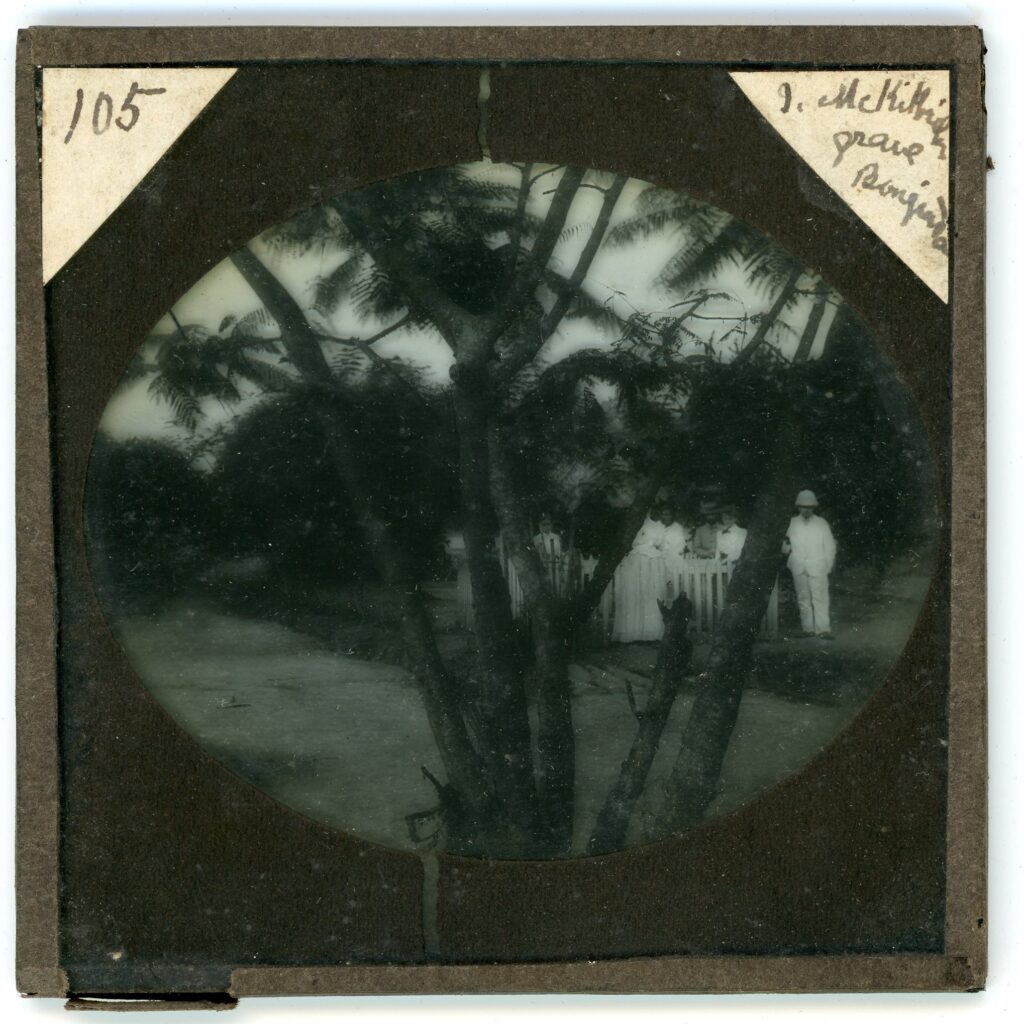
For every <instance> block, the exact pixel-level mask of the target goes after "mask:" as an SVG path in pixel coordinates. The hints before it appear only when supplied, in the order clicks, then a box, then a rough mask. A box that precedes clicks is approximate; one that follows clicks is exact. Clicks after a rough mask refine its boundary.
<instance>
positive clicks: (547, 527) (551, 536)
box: [533, 515, 568, 597]
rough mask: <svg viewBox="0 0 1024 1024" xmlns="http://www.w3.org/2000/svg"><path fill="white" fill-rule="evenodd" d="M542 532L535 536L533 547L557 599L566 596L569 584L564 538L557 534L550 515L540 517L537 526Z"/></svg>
mask: <svg viewBox="0 0 1024 1024" xmlns="http://www.w3.org/2000/svg"><path fill="white" fill-rule="evenodd" d="M537 525H538V526H539V527H540V532H539V533H536V534H534V537H533V546H534V547H535V548H536V549H537V554H538V555H540V560H541V564H542V565H543V566H544V573H545V575H546V576H547V578H548V580H549V582H550V583H551V590H552V592H553V593H554V594H555V596H556V597H563V596H564V595H565V587H566V582H567V579H568V577H567V574H566V559H565V558H563V557H562V538H561V537H560V536H559V535H558V534H557V533H555V523H554V520H553V519H552V518H551V516H549V515H543V516H541V517H540V522H539V523H538V524H537Z"/></svg>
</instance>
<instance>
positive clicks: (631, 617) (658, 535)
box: [612, 516, 667, 644]
mask: <svg viewBox="0 0 1024 1024" xmlns="http://www.w3.org/2000/svg"><path fill="white" fill-rule="evenodd" d="M666 529H667V528H666V526H665V524H664V523H663V522H662V521H661V519H660V518H652V517H651V516H648V518H647V519H646V520H645V521H644V525H643V526H641V527H640V532H639V533H638V534H637V535H636V537H634V538H633V546H632V548H631V549H630V552H629V554H628V555H626V557H625V558H624V559H623V560H622V562H621V564H620V565H619V567H618V569H616V570H615V621H614V625H613V626H612V640H614V641H617V642H618V643H624V644H629V643H637V642H641V641H650V640H660V639H661V635H662V633H663V632H664V622H663V621H662V618H661V609H660V608H659V607H658V599H659V598H663V597H664V596H665V584H666V582H667V576H666V572H665V558H664V550H663V545H664V541H665V531H666Z"/></svg>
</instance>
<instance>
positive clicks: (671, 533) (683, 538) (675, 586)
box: [658, 505, 690, 604]
mask: <svg viewBox="0 0 1024 1024" xmlns="http://www.w3.org/2000/svg"><path fill="white" fill-rule="evenodd" d="M658 518H659V519H660V521H661V522H662V524H663V525H664V527H665V536H664V537H663V538H662V542H661V550H662V556H663V557H664V559H665V577H666V578H665V601H666V603H668V604H671V603H672V602H673V601H674V600H675V599H676V598H677V597H678V596H679V595H680V594H681V593H682V592H683V577H684V574H685V571H686V555H687V552H688V551H689V550H690V531H689V529H688V528H687V527H686V526H684V525H683V524H682V523H681V522H679V520H678V519H676V515H675V509H673V508H672V507H671V506H669V505H665V506H664V507H663V508H662V509H661V511H660V514H659V517H658Z"/></svg>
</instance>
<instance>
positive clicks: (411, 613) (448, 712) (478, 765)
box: [231, 249, 504, 852]
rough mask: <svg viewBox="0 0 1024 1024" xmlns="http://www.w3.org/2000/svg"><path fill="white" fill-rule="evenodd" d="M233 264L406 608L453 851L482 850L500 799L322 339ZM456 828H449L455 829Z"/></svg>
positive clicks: (277, 291) (284, 299)
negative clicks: (372, 485)
mask: <svg viewBox="0 0 1024 1024" xmlns="http://www.w3.org/2000/svg"><path fill="white" fill-rule="evenodd" d="M231 259H232V262H233V263H234V265H235V266H236V267H237V268H238V270H239V272H240V273H241V274H242V276H243V277H244V278H245V279H246V281H247V282H248V283H249V285H250V286H251V287H252V289H253V291H255V292H256V294H257V295H258V296H259V298H260V300H261V301H262V302H263V304H264V306H266V308H267V310H268V312H269V313H270V314H271V316H273V317H274V319H275V320H276V321H277V323H278V326H279V327H280V328H281V338H282V343H283V344H284V347H285V351H286V352H287V354H288V356H289V358H290V359H291V361H292V363H293V365H295V367H296V368H297V369H298V370H299V371H300V373H301V374H302V377H303V379H304V380H305V381H306V382H307V383H308V384H309V385H310V386H311V388H312V390H313V394H314V400H315V402H316V404H317V407H318V409H319V414H320V416H321V418H322V421H323V422H324V425H325V428H326V433H327V436H328V437H329V438H330V439H331V441H332V449H333V452H334V456H335V461H336V464H337V466H338V471H339V474H340V475H341V476H342V478H343V479H344V481H345V483H346V486H347V487H348V489H349V490H350V492H351V493H352V496H353V499H354V502H355V504H356V506H357V508H358V509H359V516H360V525H361V526H362V528H363V530H364V531H365V533H366V538H367V541H368V542H369V545H370V550H371V552H372V553H373V556H374V560H375V562H376V564H377V567H378V570H379V571H380V573H381V576H382V577H383V578H384V580H385V581H386V583H387V584H388V585H389V588H390V589H391V590H392V591H393V592H394V593H395V595H396V596H397V597H398V599H399V601H400V603H401V607H402V611H403V614H402V629H403V636H404V639H405V641H406V644H407V645H408V652H409V655H410V657H411V660H412V664H413V674H414V676H415V677H416V679H417V681H418V682H419V684H420V689H421V693H422V694H423V700H424V704H425V706H426V710H427V717H428V720H429V722H430V726H431V730H432V732H433V735H434V740H435V742H436V743H437V747H438V751H439V753H440V755H441V759H442V762H443V763H444V766H445V771H446V773H447V774H448V780H449V783H450V785H451V786H452V787H453V788H454V790H455V791H456V793H457V799H458V801H459V803H460V805H461V807H462V809H463V814H462V821H461V822H459V823H456V824H455V826H454V828H453V829H452V830H451V831H452V835H451V838H452V839H453V841H454V842H453V845H454V846H455V847H456V848H459V849H466V850H467V852H468V851H469V850H472V849H474V848H476V847H477V846H479V845H480V840H479V839H477V838H476V837H475V836H474V832H477V831H478V832H480V833H481V834H482V835H485V836H486V835H490V834H492V833H493V832H494V831H495V829H498V831H499V832H502V831H504V829H503V827H502V826H501V825H499V824H497V823H498V822H500V819H501V817H502V814H501V808H500V807H498V805H497V804H496V800H495V794H494V792H493V791H492V790H491V789H490V787H488V785H487V779H486V776H485V774H484V771H483V768H482V761H481V758H480V756H479V755H478V754H477V751H476V749H475V748H474V746H473V743H472V740H471V738H470V736H469V732H468V730H467V728H466V722H465V720H464V718H463V714H462V710H461V701H460V695H459V694H458V692H457V691H456V688H455V686H454V681H453V680H452V679H451V677H450V676H449V675H448V673H447V672H446V671H445V668H444V665H443V663H442V661H441V658H440V654H439V652H438V650H437V645H436V642H435V639H434V635H433V629H432V627H431V624H430V621H429V617H428V616H427V613H426V610H425V609H424V607H423V603H422V597H421V595H420V593H419V591H418V590H417V588H416V586H415V582H414V581H413V580H412V579H411V576H410V574H409V573H408V571H407V569H406V567H405V558H404V554H403V553H402V551H401V549H400V547H399V545H398V544H397V543H395V541H394V539H393V538H392V537H391V534H390V531H389V530H388V528H387V527H386V525H385V524H384V523H382V522H381V521H380V520H379V519H378V518H377V517H376V516H375V514H374V512H373V509H372V506H371V503H370V500H369V498H368V497H367V495H366V494H365V489H364V488H363V486H362V482H361V479H360V476H359V473H358V471H357V470H356V468H355V461H354V459H353V458H352V455H351V452H352V450H353V449H352V444H353V442H352V440H351V437H350V435H349V432H348V428H347V423H346V420H345V410H344V407H343V406H342V405H340V404H339V401H338V396H337V391H336V387H335V382H334V378H333V376H332V374H331V372H330V368H329V366H328V365H327V361H326V359H325V358H324V355H323V350H322V349H321V347H320V342H319V339H318V338H317V336H316V334H315V332H314V331H313V329H312V328H311V327H310V325H309V323H308V321H307V320H306V318H305V316H304V315H303V314H302V311H301V309H299V307H298V305H297V304H296V303H295V300H294V299H293V298H292V297H291V295H290V294H289V293H288V292H287V290H286V289H285V288H284V287H283V285H281V283H280V282H279V281H278V280H277V278H276V277H274V275H273V274H272V273H271V272H270V271H269V270H268V269H267V268H266V267H265V266H264V265H263V263H261V262H260V260H259V259H258V258H257V257H256V256H255V255H254V254H253V253H251V252H250V251H249V250H247V249H242V250H240V251H239V252H237V253H234V254H233V255H232V257H231ZM449 824H451V823H449Z"/></svg>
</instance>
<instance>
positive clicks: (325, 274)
mask: <svg viewBox="0 0 1024 1024" xmlns="http://www.w3.org/2000/svg"><path fill="white" fill-rule="evenodd" d="M139 340H140V345H139V348H138V350H137V352H136V354H135V356H134V358H133V359H132V361H131V363H130V364H129V365H128V366H127V367H126V368H125V372H124V375H123V377H122V379H121V381H120V383H119V384H118V386H117V388H116V390H115V391H114V393H113V394H112V396H111V397H110V400H109V402H108V404H107V407H106V410H105V413H104V416H103V419H102V422H101V424H100V428H99V430H98V432H97V435H96V438H95V442H94V447H93V453H92V457H91V463H90V470H89V479H88V484H87V490H86V527H87V536H88V544H89V558H90V566H91V572H92V579H93V585H94V588H95V591H96V594H97V597H98V600H99V602H100V605H101V607H102V609H103V611H104V614H105V615H106V617H107V621H108V622H109V624H110V627H111V629H112V630H113V632H114V634H115V636H116V637H117V639H118V641H119V643H120V644H121V646H122V647H123V649H124V651H125V653H126V655H127V657H128V659H129V661H130V663H131V665H132V666H133V668H134V669H135V671H136V672H137V674H138V676H139V678H140V679H141V681H142V683H143V684H144V685H145V686H146V687H147V689H148V690H149V691H150V692H151V693H152V695H153V696H154V697H155V698H156V700H157V701H159V703H160V704H161V705H162V706H163V707H164V708H165V709H166V710H167V711H168V713H169V714H170V715H171V716H172V717H173V718H174V719H175V720H176V721H177V722H178V723H179V725H180V726H181V727H182V728H183V729H185V730H186V731H187V732H188V733H189V734H190V735H191V736H192V737H194V739H195V740H196V742H197V743H198V744H200V745H201V747H202V748H203V749H204V750H206V751H207V752H208V753H209V754H210V755H211V756H213V757H214V758H216V759H217V760H218V761H220V762H221V763H222V764H223V765H225V766H227V767H228V768H229V769H231V770H232V771H233V772H235V773H237V774H238V775H239V776H241V777H242V778H243V779H245V780H247V781H248V782H249V783H251V784H252V785H254V786H256V787H258V788H259V789H261V790H263V791H264V792H266V793H267V794H269V795H270V796H272V797H274V798H275V799H276V800H278V801H280V802H281V803H283V804H285V805H287V806H288V807H289V808H292V809H294V810H296V811H298V812H301V813H302V814H303V815H306V816H308V817H309V818H312V819H315V820H316V821H319V822H322V823H325V824H327V825H330V826H332V827H334V828H336V829H340V830H343V831H345V832H348V833H350V834H353V835H355V836H358V837H360V838H362V839H365V840H367V841H369V842H373V843H377V844H381V845H383V846H386V847H390V848H393V849H398V850H404V851H413V852H424V851H430V850H443V851H446V852H449V853H453V854H459V855H467V856H477V857H488V858H525V859H549V858H566V857H585V856H595V855H600V854H608V853H614V852H616V851H619V850H622V849H625V848H627V847H629V846H633V845H636V844H641V843H650V842H655V841H658V840H661V839H664V838H666V837H670V836H678V835H681V834H683V833H685V832H687V831H689V830H691V829H694V828H696V827H699V826H700V825H701V824H702V823H703V822H706V821H708V820H710V819H712V818H714V817H716V816H719V815H722V814H725V813H728V812H730V811H732V810H734V809H736V808H738V807H740V806H741V805H743V804H745V803H748V802H749V801H751V800H753V799H755V798H756V797H757V796H758V795H759V794H761V793H763V792H764V791H765V790H766V789H768V788H769V787H772V786H774V785H776V784H777V783H779V782H780V781H781V780H782V779H784V778H786V777H788V776H790V775H792V774H793V773H795V772H797V771H799V770H800V769H801V768H802V767H804V766H805V765H806V764H807V763H808V762H809V761H810V760H811V759H812V758H814V757H815V756H816V755H818V754H819V753H820V752H821V751H822V750H823V749H824V748H825V747H827V745H828V744H829V743H830V742H831V741H832V740H833V738H834V737H835V736H836V735H837V734H838V733H839V732H840V731H841V730H842V729H843V728H844V727H845V726H846V725H847V724H848V723H849V722H850V721H851V720H852V719H853V718H854V717H855V716H856V715H857V714H858V712H859V711H860V710H861V708H862V707H863V706H864V704H865V702H866V701H867V699H868V698H869V697H870V696H871V694H872V693H873V692H874V691H875V690H876V689H877V688H878V687H879V686H880V684H881V683H882V682H883V680H884V679H885V677H886V675H887V673H888V672H889V670H890V668H891V667H892V665H893V663H894V662H895V660H896V658H897V656H898V655H899V653H900V651H901V650H902V648H903V647H904V645H905V644H906V642H907V639H908V637H909V636H910V633H911V630H912V629H913V627H914V623H915V621H916V619H917V617H918V614H919V612H920V610H921V607H922V605H923V602H924V599H925V595H926V591H927V589H928V586H929V582H930V579H931V575H932V572H933V569H934V562H935V552H936V543H937V536H938V522H937V513H936V504H935V502H936V490H937V482H936V480H937V477H936V468H935V464H934V462H933V459H932V456H931V454H930V451H929V447H928V443H927V439H926V435H925V431H924V428H923V425H922V423H921V420H920V417H919V414H918V412H917V410H916V408H915V406H914V404H913V400H912V398H911V396H910V393H909V392H908V390H907V389H906V387H905V386H904V384H903V383H902V382H901V381H900V379H899V377H898V376H897V374H896V373H895V371H894V369H893V367H892V365H891V364H890V363H889V362H888V361H887V359H886V358H885V356H884V355H883V353H882V352H881V350H880V348H879V346H878V343H877V341H876V340H875V338H874V337H873V336H872V334H871V332H870V331H869V330H868V328H867V327H866V326H865V324H864V323H863V322H862V320H861V319H860V318H859V317H858V316H857V314H856V312H855V311H854V310H853V309H851V308H850V307H849V306H848V305H847V304H846V302H844V300H843V297H842V296H841V295H839V294H837V293H836V292H835V291H834V290H833V289H832V287H830V285H829V283H828V282H827V281H824V280H823V279H822V278H821V277H820V276H819V275H818V274H817V273H816V272H815V271H814V270H813V269H812V268H810V267H807V266H805V265H804V264H803V263H801V262H800V261H799V260H798V259H796V258H795V257H794V256H793V255H792V254H790V253H789V252H787V251H784V250H783V249H781V248H780V247H779V246H778V245H776V244H775V243H774V242H773V241H772V240H771V239H770V238H768V237H766V236H765V235H763V234H761V233H759V232H758V231H757V230H755V229H753V228H752V227H750V226H749V225H747V224H745V223H742V222H740V221H738V220H736V219H734V218H733V217H731V216H730V215H729V214H728V213H727V212H725V211H723V210H719V209H716V208H714V207H711V206H708V205H707V204H706V203H703V202H701V201H699V200H697V199H695V198H693V197H691V196H688V195H685V194H683V193H679V192H673V191H667V190H665V189H663V188H659V187H656V186H654V185H651V184H648V183H646V182H643V181H638V180H636V179H632V178H628V177H626V176H623V175H620V174H614V173H608V172H605V171H600V170H594V169H583V168H576V167H564V166H554V165H551V164H545V163H523V164H515V163H491V162H482V163H475V164H470V165H464V166H459V167H449V168H441V169H432V170H426V171H420V172H416V173H413V174H408V175H405V176H402V177H398V178H395V179H392V180H388V181H384V182H381V183H378V184H374V185H371V186H367V187H365V188H361V189H358V190H355V191H352V192H348V193H345V194H343V195H340V196H337V197H336V198H334V199H331V200H329V201H327V202H325V203H323V204H322V205H319V206H316V207H314V208H312V209H309V210H307V211H305V212H303V213H301V214H299V215H298V216H296V217H295V218H294V219H292V220H290V221H288V222H287V223H284V224H279V225H276V226H273V227H271V228H269V229H268V230H267V231H265V232H264V233H263V234H261V235H260V236H259V237H257V238H255V239H253V240H252V241H251V242H250V243H249V244H248V245H246V246H245V247H244V248H242V249H240V250H238V251H237V252H234V253H232V254H231V255H230V256H229V257H228V258H227V259H225V260H224V261H223V262H222V263H221V264H220V265H219V266H217V267H215V268H214V269H213V270H212V271H211V272H210V273H208V274H207V275H206V276H205V277H204V278H203V279H202V280H200V281H199V282H198V283H197V284H196V285H195V286H194V287H193V288H192V289H191V290H190V291H188V292H187V293H186V294H185V295H183V296H182V297H181V298H180V300H179V301H178V302H176V303H175V304H174V306H173V307H172V308H171V309H169V310H168V311H167V313H166V315H165V316H163V317H162V318H161V319H160V321H159V322H158V323H156V324H154V326H153V328H152V331H151V332H150V334H149V336H148V337H146V338H143V339H139Z"/></svg>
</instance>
